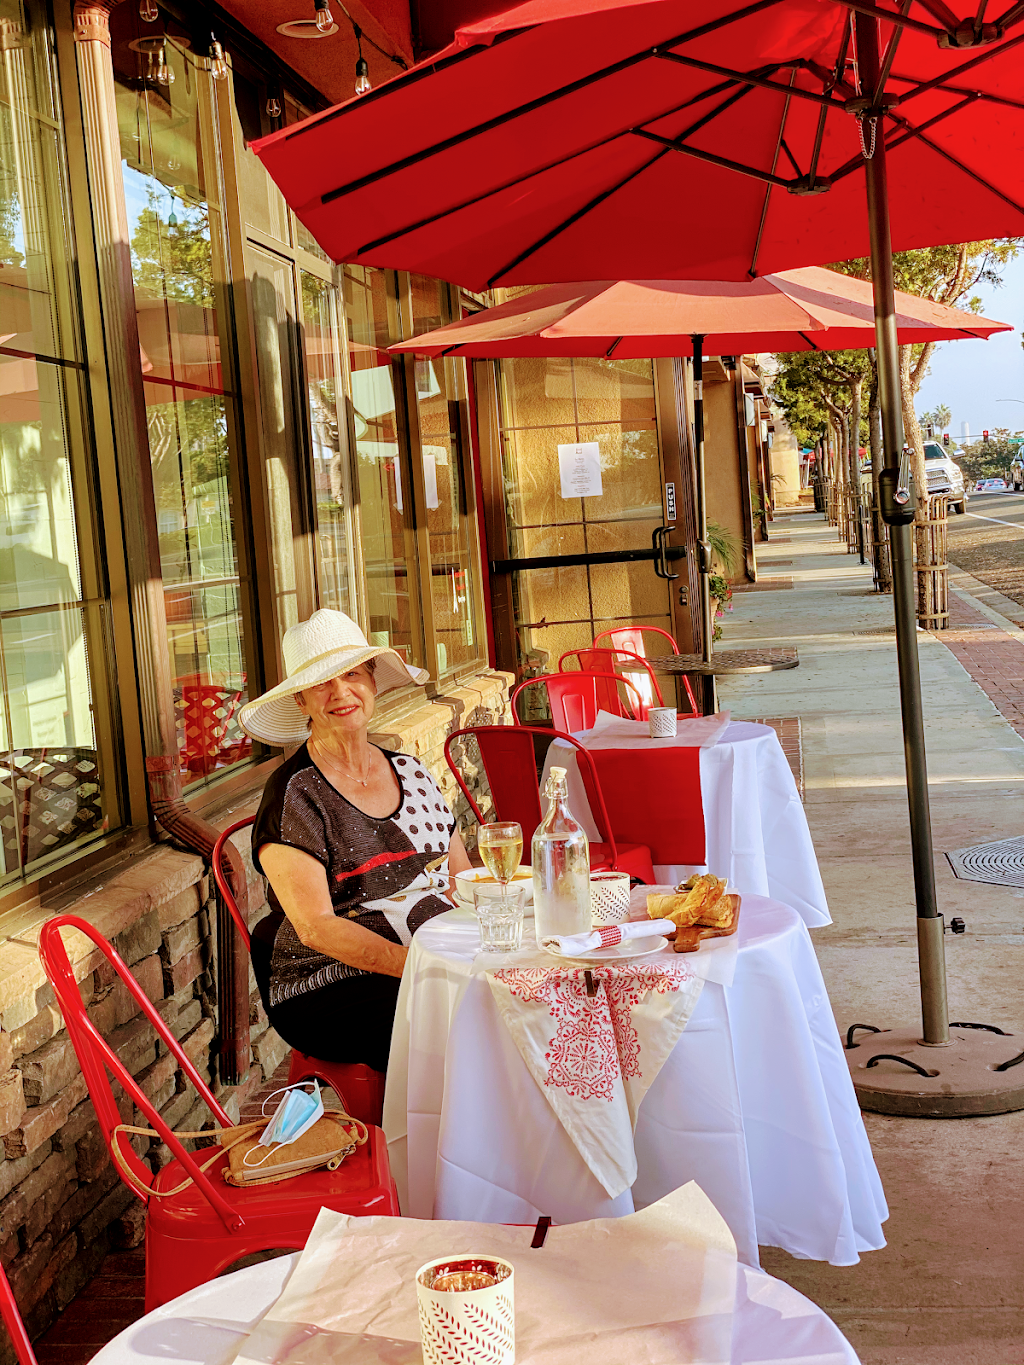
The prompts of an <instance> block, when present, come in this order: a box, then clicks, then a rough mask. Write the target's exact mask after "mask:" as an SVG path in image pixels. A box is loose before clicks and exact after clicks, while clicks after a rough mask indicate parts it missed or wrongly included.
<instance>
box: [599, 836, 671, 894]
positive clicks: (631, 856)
mask: <svg viewBox="0 0 1024 1365" xmlns="http://www.w3.org/2000/svg"><path fill="white" fill-rule="evenodd" d="M615 853H616V854H617V855H618V856H617V857H616V859H615V867H614V870H615V871H617V872H628V873H629V875H630V876H631V877H639V879H640V881H642V882H646V883H647V885H648V886H653V885H654V883H655V881H656V880H657V878H656V877H655V875H654V863H653V861H652V859H651V850H650V849H649V848H648V847H647V845H646V844H620V843H619V841H618V840H616V841H615ZM610 869H612V846H611V844H594V843H592V844H591V845H590V870H591V872H607V871H609V870H610Z"/></svg>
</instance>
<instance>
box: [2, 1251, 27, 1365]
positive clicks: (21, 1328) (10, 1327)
mask: <svg viewBox="0 0 1024 1365" xmlns="http://www.w3.org/2000/svg"><path fill="white" fill-rule="evenodd" d="M0 1317H2V1318H3V1320H4V1326H5V1327H6V1328H7V1331H8V1333H9V1335H10V1338H11V1345H12V1346H13V1347H14V1354H15V1355H16V1356H17V1357H18V1365H36V1353H35V1351H33V1349H32V1343H31V1341H29V1339H28V1333H27V1332H26V1331H25V1322H24V1319H23V1318H22V1316H21V1310H20V1309H19V1307H18V1301H17V1299H15V1297H14V1291H13V1290H12V1289H11V1285H10V1281H9V1280H8V1279H7V1274H6V1272H5V1271H4V1268H3V1266H0Z"/></svg>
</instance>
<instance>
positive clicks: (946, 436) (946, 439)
mask: <svg viewBox="0 0 1024 1365" xmlns="http://www.w3.org/2000/svg"><path fill="white" fill-rule="evenodd" d="M942 444H943V445H944V446H948V445H949V432H948V431H944V432H943V433H942Z"/></svg>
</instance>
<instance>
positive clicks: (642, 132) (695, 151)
mask: <svg viewBox="0 0 1024 1365" xmlns="http://www.w3.org/2000/svg"><path fill="white" fill-rule="evenodd" d="M630 132H632V133H633V134H634V135H635V136H636V137H646V138H649V139H650V141H651V142H660V143H661V144H662V145H663V146H664V147H666V148H667V149H668V150H669V151H672V152H682V153H683V154H684V156H695V157H696V158H697V159H698V161H710V163H711V164H712V165H713V166H722V167H724V168H725V170H727V171H738V172H739V173H740V175H749V176H752V177H753V178H754V179H755V180H763V181H765V183H766V184H769V185H780V186H781V187H782V188H783V189H786V190H788V189H789V187H790V185H792V183H793V182H792V181H791V180H784V179H783V178H782V176H781V175H773V174H772V173H771V172H770V171H759V170H758V169H757V168H756V167H755V166H745V165H744V164H743V162H742V161H731V160H730V159H729V158H728V157H726V156H716V155H715V153H714V152H704V151H701V150H700V148H699V147H689V146H687V145H686V144H685V143H680V142H675V141H673V140H672V138H668V137H662V136H661V135H660V134H658V133H649V132H648V131H647V129H646V128H631V129H630Z"/></svg>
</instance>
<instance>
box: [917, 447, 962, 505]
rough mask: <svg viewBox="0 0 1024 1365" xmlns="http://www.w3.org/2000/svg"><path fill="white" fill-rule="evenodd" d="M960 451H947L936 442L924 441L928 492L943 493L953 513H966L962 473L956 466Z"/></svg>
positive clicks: (960, 454)
mask: <svg viewBox="0 0 1024 1365" xmlns="http://www.w3.org/2000/svg"><path fill="white" fill-rule="evenodd" d="M958 455H959V456H962V455H963V451H962V450H949V449H947V448H946V447H945V446H944V445H942V444H940V442H938V441H925V443H924V458H925V472H926V473H927V475H928V492H929V493H945V494H946V495H947V496H948V498H949V503H950V506H951V507H952V508H953V511H954V512H959V513H961V514H962V513H964V512H966V511H967V489H966V487H965V486H964V473H963V470H962V469H961V468H960V466H959V464H957V456H958Z"/></svg>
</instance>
